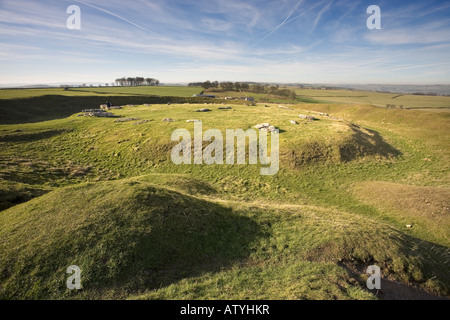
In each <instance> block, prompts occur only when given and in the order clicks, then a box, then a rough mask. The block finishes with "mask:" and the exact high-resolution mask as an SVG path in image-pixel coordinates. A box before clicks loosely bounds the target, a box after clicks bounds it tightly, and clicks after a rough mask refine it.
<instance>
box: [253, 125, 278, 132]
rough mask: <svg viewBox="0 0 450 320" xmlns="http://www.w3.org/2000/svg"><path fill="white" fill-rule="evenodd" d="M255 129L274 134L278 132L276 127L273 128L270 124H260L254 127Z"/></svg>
mask: <svg viewBox="0 0 450 320" xmlns="http://www.w3.org/2000/svg"><path fill="white" fill-rule="evenodd" d="M253 128H256V129H258V130H262V131H267V132H272V131H274V130H276V128H275V127H274V126H271V125H270V124H269V123H260V124H257V125H256V126H253Z"/></svg>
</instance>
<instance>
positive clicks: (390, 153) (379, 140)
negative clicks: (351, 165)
mask: <svg viewBox="0 0 450 320" xmlns="http://www.w3.org/2000/svg"><path fill="white" fill-rule="evenodd" d="M349 126H350V129H351V130H352V131H353V134H352V135H353V139H352V140H351V141H352V142H353V143H347V144H345V145H344V146H342V147H340V149H339V152H340V155H341V160H342V161H344V162H349V161H352V160H355V159H356V158H358V157H361V156H375V155H376V156H381V157H383V158H393V157H398V156H401V155H402V153H401V152H400V151H399V150H397V149H396V148H394V147H393V146H391V145H390V144H389V143H387V142H386V141H385V140H384V139H383V137H382V136H381V135H380V134H379V133H378V132H377V131H375V130H370V129H367V128H362V127H360V126H358V125H355V124H350V125H349Z"/></svg>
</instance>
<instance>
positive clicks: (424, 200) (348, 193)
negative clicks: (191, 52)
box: [0, 88, 450, 299]
mask: <svg viewBox="0 0 450 320" xmlns="http://www.w3.org/2000/svg"><path fill="white" fill-rule="evenodd" d="M97 89H98V88H97ZM103 89H104V90H107V89H108V88H102V90H103ZM109 89H111V88H109ZM177 90H178V89H177ZM120 93H122V92H115V94H116V96H118V95H120ZM328 93H329V92H328ZM341 93H342V92H341ZM352 93H354V94H357V92H352ZM127 94H130V93H129V92H128V93H127ZM359 94H360V95H365V94H366V93H361V92H360V93H359ZM63 98H64V99H66V100H67V102H68V103H69V102H70V101H71V99H75V98H76V97H63ZM97 98H98V97H92V99H94V100H92V101H95V102H96V101H97V100H95V99H97ZM131 98H132V97H130V99H131ZM322 98H323V99H325V98H327V97H323V96H322V97H320V99H322ZM344 98H345V97H344ZM353 98H354V99H359V98H358V97H353ZM83 99H84V98H83ZM86 99H89V97H86ZM50 101H53V100H50ZM211 101H214V100H211ZM13 102H14V100H11V103H13ZM214 102H216V104H208V105H206V106H205V105H204V104H203V103H190V104H185V103H172V104H171V105H166V104H152V105H149V106H144V105H139V106H135V107H124V108H123V109H119V110H111V111H112V112H113V113H114V114H116V115H117V116H118V117H120V118H122V119H124V118H130V117H132V118H138V119H139V120H132V121H126V122H115V120H116V119H114V118H91V117H79V116H78V113H75V112H74V114H72V115H71V116H68V117H64V118H59V119H54V120H48V121H43V122H32V123H16V124H3V125H0V144H1V147H2V148H1V150H2V151H0V180H1V182H2V183H1V184H0V186H1V187H0V188H1V189H0V209H3V211H2V212H1V213H0V239H2V241H0V261H1V263H0V298H3V299H13V298H19V299H29V298H32V299H36V298H37V299H40V298H51V299H107V298H114V299H115V298H117V299H379V298H381V299H389V298H403V299H404V298H408V297H410V298H411V297H412V298H414V297H415V298H417V297H424V298H430V297H437V296H445V297H450V274H449V272H448V270H449V267H450V262H449V261H450V260H449V258H450V251H449V248H450V235H449V233H448V230H449V227H450V218H449V213H450V210H449V207H450V203H449V200H448V199H450V197H449V196H450V188H449V178H450V175H449V174H450V161H449V159H450V155H449V150H448V145H449V142H450V141H449V140H450V135H449V133H450V130H449V129H450V123H449V117H450V114H449V113H447V112H434V111H433V110H430V111H423V110H401V109H386V108H379V107H376V106H370V105H367V103H366V102H364V103H362V104H356V103H337V102H336V101H334V102H333V103H305V102H303V103H302V102H300V101H298V103H297V104H292V105H289V108H290V109H283V108H279V107H278V103H274V104H271V103H262V104H257V105H255V106H246V105H242V104H231V105H229V106H231V107H232V109H228V110H221V109H219V107H222V105H221V104H222V102H223V101H221V100H218V101H214ZM415 103H416V104H417V105H419V104H420V102H415ZM265 105H268V107H266V106H265ZM205 107H207V108H209V109H211V112H206V113H196V112H194V110H196V109H200V108H205ZM422 107H423V106H422ZM422 107H421V108H422ZM78 111H80V110H78ZM320 113H322V115H321V114H320ZM324 113H327V114H328V115H329V116H327V115H325V114H324ZM299 114H305V115H313V116H315V117H316V118H317V119H318V120H316V121H308V120H303V119H301V118H299V117H298V115H299ZM167 117H170V118H172V119H174V120H175V121H173V122H163V121H162V119H163V118H167ZM188 119H198V120H202V124H203V132H204V131H205V130H207V129H211V128H217V129H219V130H221V131H222V132H225V130H226V129H227V128H234V129H238V128H242V129H244V130H246V129H248V128H251V127H252V126H254V125H256V124H258V123H262V122H269V123H270V124H272V125H274V126H276V127H277V128H279V129H280V171H279V172H278V173H277V174H276V175H274V176H261V175H260V174H259V168H260V165H205V164H202V165H175V164H173V163H172V162H171V160H170V153H171V150H172V147H173V146H174V145H175V144H176V142H172V141H171V140H170V137H171V134H172V132H173V131H174V130H175V129H179V128H186V129H188V130H189V131H190V132H191V133H192V132H193V123H187V122H186V120H188ZM142 120H145V122H140V121H142ZM289 120H296V121H297V122H298V124H296V125H294V124H291V123H290V122H289ZM430 132H433V135H431V134H430ZM204 146H205V145H204ZM406 225H412V227H411V228H408V227H406ZM72 264H74V265H78V266H79V267H80V268H81V269H82V271H83V273H82V285H83V289H82V290H79V291H75V290H74V291H69V290H68V289H66V287H65V280H66V279H67V276H68V275H67V274H66V273H65V269H66V268H67V267H68V266H69V265H72ZM372 264H376V265H378V266H380V267H381V270H382V274H383V282H382V290H381V291H382V292H381V293H379V294H378V295H376V294H375V292H374V291H369V290H368V289H367V288H366V287H365V280H366V279H367V276H366V275H365V268H367V266H369V265H372ZM388 284H390V285H388ZM392 286H394V287H395V288H399V287H401V286H404V287H406V288H407V290H406V291H407V292H408V294H410V295H409V296H404V295H400V294H399V293H396V292H395V290H389V289H383V288H392ZM399 291H400V290H399ZM404 291H405V290H403V291H402V292H404ZM432 295H433V296H432Z"/></svg>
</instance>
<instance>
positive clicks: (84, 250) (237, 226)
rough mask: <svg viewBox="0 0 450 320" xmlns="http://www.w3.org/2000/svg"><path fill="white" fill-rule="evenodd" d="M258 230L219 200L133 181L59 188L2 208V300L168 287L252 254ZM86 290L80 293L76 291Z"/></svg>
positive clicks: (0, 225)
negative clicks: (75, 284) (69, 282)
mask: <svg viewBox="0 0 450 320" xmlns="http://www.w3.org/2000/svg"><path fill="white" fill-rule="evenodd" d="M258 234H259V230H258V226H257V225H256V224H255V223H254V222H253V221H252V220H251V219H248V218H245V217H242V216H239V215H236V214H235V213H233V211H232V210H230V209H227V208H225V207H222V206H220V205H217V204H214V203H211V202H207V201H204V200H199V199H196V198H193V197H190V196H187V195H184V194H181V193H178V192H175V191H170V190H167V189H164V188H160V187H155V186H154V185H152V184H149V183H145V182H139V181H136V180H122V181H115V182H98V183H95V184H92V183H90V184H82V185H78V186H74V187H68V188H62V189H58V190H56V191H53V192H50V193H48V194H46V195H44V196H42V197H39V198H36V199H33V200H31V201H29V202H27V203H24V204H21V205H18V206H16V207H14V208H10V209H8V210H6V211H4V212H2V214H1V215H0V238H1V239H2V242H1V244H0V261H2V264H1V266H0V283H1V287H0V298H2V299H5V298H6V299H11V298H19V299H23V298H39V299H41V298H70V297H72V296H73V295H77V293H75V292H69V290H68V289H66V285H65V280H66V279H67V277H68V275H67V274H66V273H65V271H66V268H67V267H68V266H70V265H77V266H79V267H80V268H81V270H82V285H83V287H84V288H85V289H84V290H83V291H82V293H78V294H79V295H81V296H82V297H83V296H84V297H91V298H99V297H104V295H105V294H107V292H108V290H109V289H114V295H115V296H120V295H121V294H125V293H126V292H127V290H133V291H134V290H138V289H139V288H142V287H145V288H152V287H159V286H162V285H167V284H170V283H171V282H173V281H174V280H176V279H180V278H182V277H185V276H191V275H195V274H201V273H202V272H205V271H208V270H214V269H215V268H220V267H224V266H226V265H228V264H229V263H231V262H232V261H233V260H236V259H240V258H242V257H245V256H246V255H247V254H248V250H249V248H250V247H251V246H250V243H251V242H252V241H253V240H254V239H255V237H257V236H258ZM78 297H80V296H78Z"/></svg>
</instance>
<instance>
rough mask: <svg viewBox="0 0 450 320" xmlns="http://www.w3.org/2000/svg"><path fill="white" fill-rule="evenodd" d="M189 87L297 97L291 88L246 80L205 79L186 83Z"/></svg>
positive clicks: (212, 90)
mask: <svg viewBox="0 0 450 320" xmlns="http://www.w3.org/2000/svg"><path fill="white" fill-rule="evenodd" d="M188 86H189V87H202V88H204V89H205V90H207V91H209V92H224V91H236V92H241V91H246V92H253V93H266V94H270V95H274V96H281V97H286V98H289V99H295V98H296V97H297V95H296V93H295V92H294V91H293V90H289V89H280V86H279V85H269V84H260V83H252V84H249V83H247V82H231V81H225V82H218V81H212V82H211V81H209V80H208V81H205V82H191V83H189V84H188Z"/></svg>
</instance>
